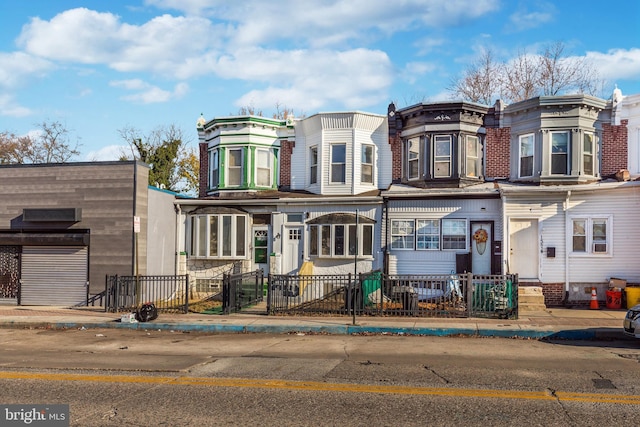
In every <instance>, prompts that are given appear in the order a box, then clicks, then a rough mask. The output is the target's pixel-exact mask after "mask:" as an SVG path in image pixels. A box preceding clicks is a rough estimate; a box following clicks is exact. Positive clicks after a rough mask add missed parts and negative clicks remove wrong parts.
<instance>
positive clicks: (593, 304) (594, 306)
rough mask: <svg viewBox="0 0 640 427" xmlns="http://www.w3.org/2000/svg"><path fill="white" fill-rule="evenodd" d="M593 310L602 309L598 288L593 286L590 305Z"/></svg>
mask: <svg viewBox="0 0 640 427" xmlns="http://www.w3.org/2000/svg"><path fill="white" fill-rule="evenodd" d="M589 308H590V309H591V310H600V305H599V304H598V295H597V294H596V288H591V304H590V305H589Z"/></svg>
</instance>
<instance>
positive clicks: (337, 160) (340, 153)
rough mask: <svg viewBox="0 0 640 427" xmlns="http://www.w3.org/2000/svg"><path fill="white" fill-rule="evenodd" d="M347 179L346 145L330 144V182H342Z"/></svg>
mask: <svg viewBox="0 0 640 427" xmlns="http://www.w3.org/2000/svg"><path fill="white" fill-rule="evenodd" d="M346 179H347V146H346V144H333V145H332V146H331V182H332V183H341V184H344V183H345V182H346Z"/></svg>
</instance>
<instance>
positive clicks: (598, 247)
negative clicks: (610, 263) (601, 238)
mask: <svg viewBox="0 0 640 427" xmlns="http://www.w3.org/2000/svg"><path fill="white" fill-rule="evenodd" d="M592 251H593V253H598V254H602V253H606V252H607V244H606V243H594V244H593V246H592Z"/></svg>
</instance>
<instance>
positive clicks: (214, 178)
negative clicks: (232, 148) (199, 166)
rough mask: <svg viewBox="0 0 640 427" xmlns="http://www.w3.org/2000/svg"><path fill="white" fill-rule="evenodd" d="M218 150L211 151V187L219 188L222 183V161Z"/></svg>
mask: <svg viewBox="0 0 640 427" xmlns="http://www.w3.org/2000/svg"><path fill="white" fill-rule="evenodd" d="M218 156H219V154H218V150H211V151H209V188H217V187H218V185H219V184H220V161H219V159H218Z"/></svg>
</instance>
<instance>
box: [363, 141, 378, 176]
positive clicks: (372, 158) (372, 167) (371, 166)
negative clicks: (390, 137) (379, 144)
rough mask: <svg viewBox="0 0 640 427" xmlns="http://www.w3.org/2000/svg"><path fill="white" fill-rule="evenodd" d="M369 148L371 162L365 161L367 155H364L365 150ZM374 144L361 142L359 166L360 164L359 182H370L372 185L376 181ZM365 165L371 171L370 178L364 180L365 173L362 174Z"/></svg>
mask: <svg viewBox="0 0 640 427" xmlns="http://www.w3.org/2000/svg"><path fill="white" fill-rule="evenodd" d="M368 150H371V163H366V162H365V160H367V155H366V151H368ZM375 156H376V146H375V145H371V144H362V161H361V166H360V182H361V183H362V184H371V185H373V183H374V182H376V179H375V167H374V165H375V163H376V160H375V159H376V157H375ZM365 167H367V168H369V169H370V171H371V180H369V181H367V180H365V174H364V170H365Z"/></svg>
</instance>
